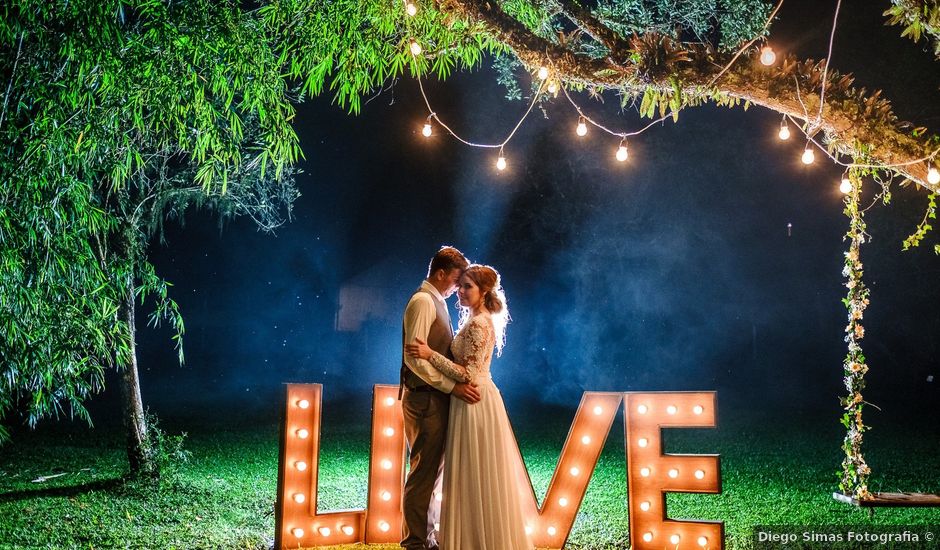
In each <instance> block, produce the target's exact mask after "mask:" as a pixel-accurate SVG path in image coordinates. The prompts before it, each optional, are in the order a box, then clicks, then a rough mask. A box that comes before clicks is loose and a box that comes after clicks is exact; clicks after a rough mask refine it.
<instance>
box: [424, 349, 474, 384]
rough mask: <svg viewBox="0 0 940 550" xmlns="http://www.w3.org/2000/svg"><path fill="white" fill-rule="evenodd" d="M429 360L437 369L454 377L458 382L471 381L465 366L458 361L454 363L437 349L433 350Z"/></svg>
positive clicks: (449, 376)
mask: <svg viewBox="0 0 940 550" xmlns="http://www.w3.org/2000/svg"><path fill="white" fill-rule="evenodd" d="M429 361H430V362H431V365H432V366H433V367H434V368H435V369H437V370H439V371H441V372H442V373H444V375H445V376H447V377H448V378H453V379H454V380H456V381H458V382H469V381H470V376H469V375H468V374H467V369H465V368H463V367H462V366H460V365H458V364H457V363H454V362H453V361H451V360H450V359H448V358H446V357H444V356H443V355H441V354H440V353H438V352H436V351H432V352H431V358H430V359H429Z"/></svg>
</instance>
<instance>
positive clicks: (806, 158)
mask: <svg viewBox="0 0 940 550" xmlns="http://www.w3.org/2000/svg"><path fill="white" fill-rule="evenodd" d="M800 160H802V161H803V164H812V163H813V161H814V160H816V153H814V152H813V149H812V148H811V147H810V146H809V145H807V146H806V149H803V156H802V157H801V158H800Z"/></svg>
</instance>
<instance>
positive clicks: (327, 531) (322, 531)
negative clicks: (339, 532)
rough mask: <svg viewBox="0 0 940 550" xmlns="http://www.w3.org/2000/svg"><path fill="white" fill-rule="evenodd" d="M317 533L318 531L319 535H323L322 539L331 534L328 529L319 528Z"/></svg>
mask: <svg viewBox="0 0 940 550" xmlns="http://www.w3.org/2000/svg"><path fill="white" fill-rule="evenodd" d="M319 531H320V534H321V535H323V536H324V537H328V536H330V533H332V531H330V528H329V527H321V528H320V529H319Z"/></svg>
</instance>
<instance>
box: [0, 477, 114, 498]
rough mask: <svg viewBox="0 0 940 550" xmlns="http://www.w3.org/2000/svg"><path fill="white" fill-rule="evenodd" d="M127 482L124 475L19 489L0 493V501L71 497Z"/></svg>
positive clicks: (112, 487) (108, 488) (109, 488)
mask: <svg viewBox="0 0 940 550" xmlns="http://www.w3.org/2000/svg"><path fill="white" fill-rule="evenodd" d="M127 482H128V478H127V477H126V476H121V477H118V478H113V479H99V480H97V481H90V482H88V483H82V484H80V485H66V486H59V487H44V488H41V489H20V490H17V491H10V492H7V493H0V502H16V501H20V500H30V499H34V498H43V497H71V496H76V495H81V494H85V493H89V492H91V491H109V490H113V489H117V488H119V487H123V486H124V484H125V483H127Z"/></svg>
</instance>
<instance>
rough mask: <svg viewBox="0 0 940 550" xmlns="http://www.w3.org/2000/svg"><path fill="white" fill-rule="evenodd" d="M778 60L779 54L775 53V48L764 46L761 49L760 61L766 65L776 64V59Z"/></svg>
mask: <svg viewBox="0 0 940 550" xmlns="http://www.w3.org/2000/svg"><path fill="white" fill-rule="evenodd" d="M776 60H777V54H775V53H774V49H773V48H771V47H770V46H764V47H763V48H761V50H760V62H761V63H763V64H764V65H766V66H768V67H769V66H771V65H773V64H774V61H776Z"/></svg>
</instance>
